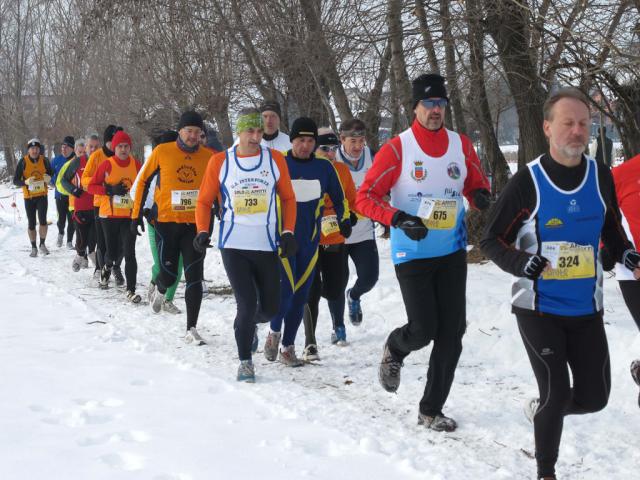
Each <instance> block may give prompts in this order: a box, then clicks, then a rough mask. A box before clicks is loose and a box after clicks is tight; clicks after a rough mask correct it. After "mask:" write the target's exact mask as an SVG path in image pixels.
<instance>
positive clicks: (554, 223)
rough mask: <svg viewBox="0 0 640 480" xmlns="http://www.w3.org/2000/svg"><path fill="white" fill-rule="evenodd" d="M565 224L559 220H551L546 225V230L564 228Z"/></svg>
mask: <svg viewBox="0 0 640 480" xmlns="http://www.w3.org/2000/svg"><path fill="white" fill-rule="evenodd" d="M563 225H564V223H562V220H560V219H559V218H555V217H554V218H551V219H550V220H549V221H548V222H547V223H545V224H544V226H545V227H546V228H559V227H562V226H563Z"/></svg>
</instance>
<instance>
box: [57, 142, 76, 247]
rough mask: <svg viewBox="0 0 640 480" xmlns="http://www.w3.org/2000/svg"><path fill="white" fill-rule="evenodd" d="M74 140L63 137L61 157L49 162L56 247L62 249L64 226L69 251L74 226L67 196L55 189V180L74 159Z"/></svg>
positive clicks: (71, 245) (71, 244)
mask: <svg viewBox="0 0 640 480" xmlns="http://www.w3.org/2000/svg"><path fill="white" fill-rule="evenodd" d="M75 143H76V141H75V139H74V138H73V137H71V136H68V137H64V140H62V145H61V146H60V151H61V155H58V156H56V157H55V158H54V159H53V161H52V162H51V167H52V168H53V175H52V178H51V185H52V186H53V187H55V190H56V191H55V198H56V210H57V211H58V222H57V225H58V241H57V243H56V244H57V246H58V247H62V243H63V241H64V228H65V224H66V227H67V248H68V249H69V250H73V248H74V247H73V242H72V240H73V232H74V224H73V220H72V219H71V211H70V210H69V196H68V195H65V194H63V193H62V192H61V191H60V190H58V188H57V187H56V180H57V178H58V173H59V172H60V169H61V168H62V166H63V165H64V164H65V163H67V162H68V161H70V160H71V159H72V158H73V157H75V155H76V154H75V151H74V149H75Z"/></svg>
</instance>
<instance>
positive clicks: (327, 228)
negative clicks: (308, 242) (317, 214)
mask: <svg viewBox="0 0 640 480" xmlns="http://www.w3.org/2000/svg"><path fill="white" fill-rule="evenodd" d="M320 228H321V230H322V235H324V236H325V237H328V236H329V235H331V234H333V233H337V232H339V231H340V225H338V217H337V216H336V215H327V216H325V217H322V221H321V223H320Z"/></svg>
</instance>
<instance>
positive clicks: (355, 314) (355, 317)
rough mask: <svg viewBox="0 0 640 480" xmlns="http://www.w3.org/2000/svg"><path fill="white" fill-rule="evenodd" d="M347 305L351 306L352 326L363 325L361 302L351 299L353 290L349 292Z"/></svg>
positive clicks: (350, 317) (350, 318)
mask: <svg viewBox="0 0 640 480" xmlns="http://www.w3.org/2000/svg"><path fill="white" fill-rule="evenodd" d="M346 295H347V305H348V306H349V320H350V321H351V324H352V325H355V326H358V325H360V324H361V323H362V309H361V308H360V300H353V299H352V298H351V289H349V290H347V294H346Z"/></svg>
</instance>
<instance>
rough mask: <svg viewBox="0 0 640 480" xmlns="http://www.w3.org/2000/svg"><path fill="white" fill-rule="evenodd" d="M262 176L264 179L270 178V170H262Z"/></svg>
mask: <svg viewBox="0 0 640 480" xmlns="http://www.w3.org/2000/svg"><path fill="white" fill-rule="evenodd" d="M260 175H262V176H263V177H268V176H269V170H261V171H260Z"/></svg>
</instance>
